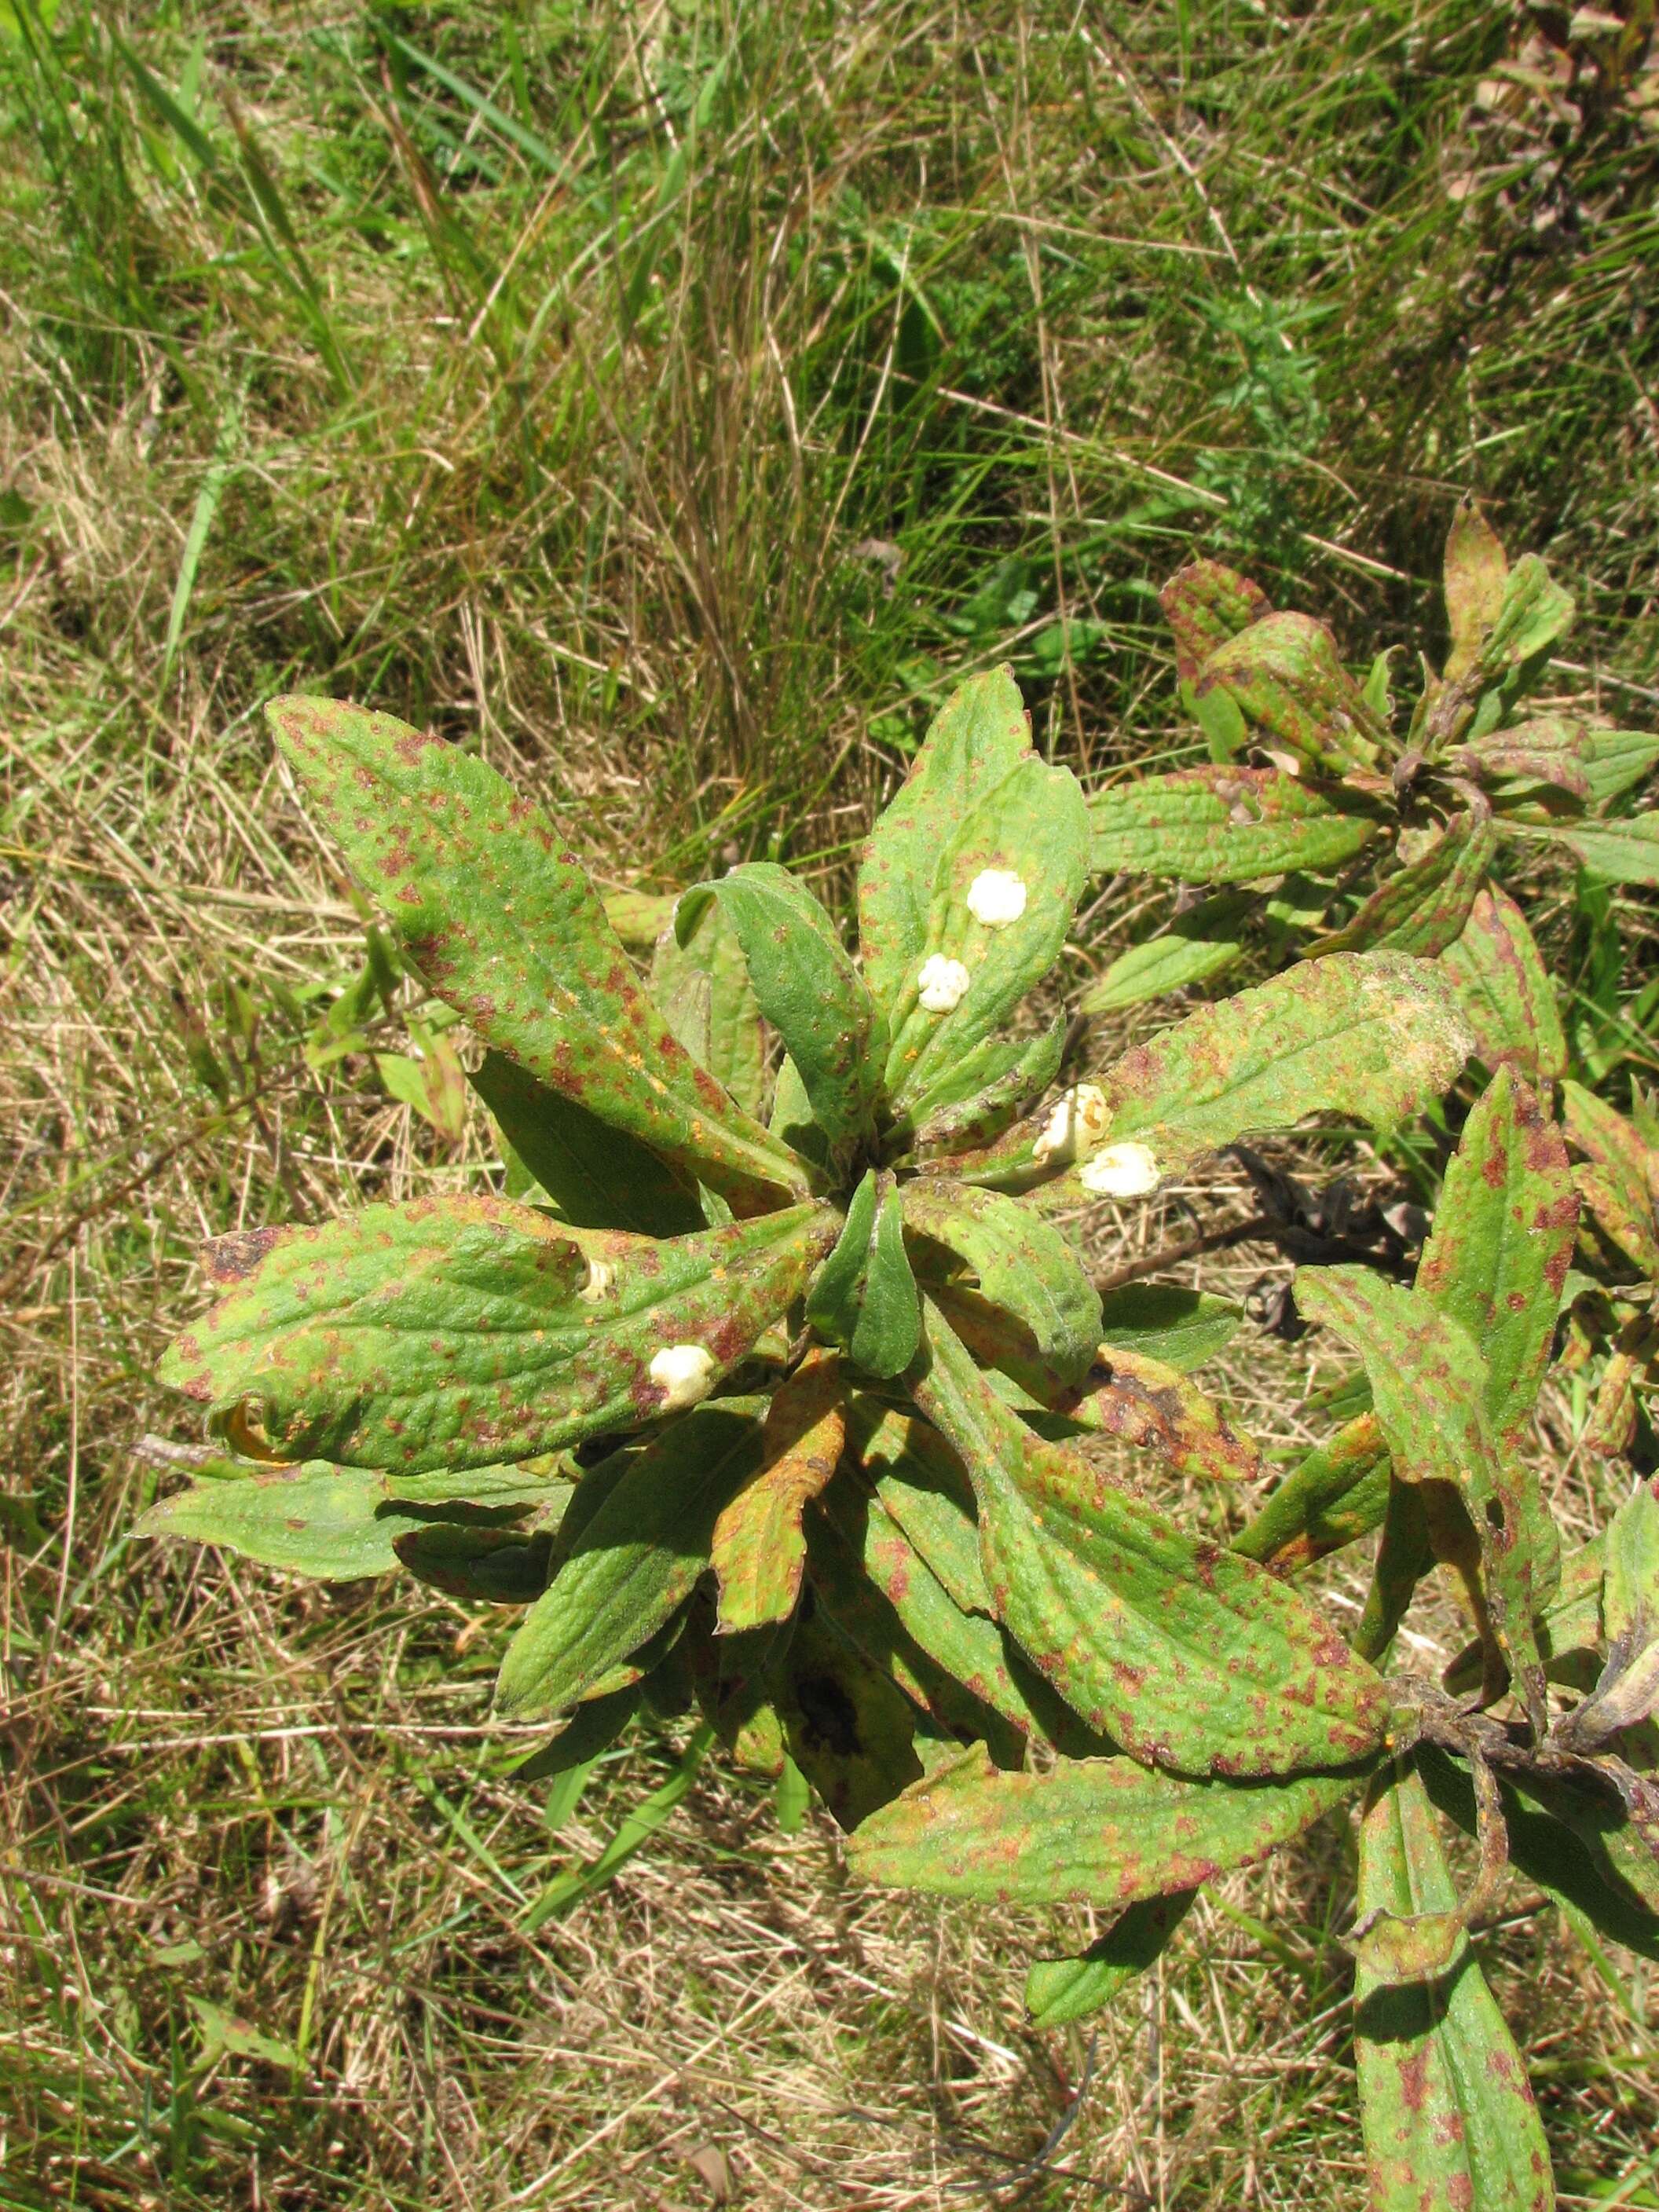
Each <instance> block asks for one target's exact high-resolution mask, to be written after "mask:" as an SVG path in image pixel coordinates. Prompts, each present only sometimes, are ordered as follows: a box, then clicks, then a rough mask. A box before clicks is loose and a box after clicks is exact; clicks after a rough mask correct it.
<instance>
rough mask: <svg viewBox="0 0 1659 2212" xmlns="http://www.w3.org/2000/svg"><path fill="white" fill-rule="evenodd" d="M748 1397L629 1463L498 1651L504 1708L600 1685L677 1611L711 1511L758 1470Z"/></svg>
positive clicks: (700, 1563) (754, 1408) (699, 1413)
mask: <svg viewBox="0 0 1659 2212" xmlns="http://www.w3.org/2000/svg"><path fill="white" fill-rule="evenodd" d="M760 1410H761V1408H760V1401H758V1400H757V1399H732V1400H731V1401H729V1402H727V1403H725V1404H721V1405H718V1406H702V1407H697V1408H696V1411H694V1412H692V1413H688V1414H687V1415H686V1416H685V1418H684V1420H680V1421H677V1422H675V1424H674V1425H673V1426H672V1427H671V1428H669V1429H665V1430H664V1431H663V1433H662V1434H661V1436H659V1437H657V1438H656V1440H655V1441H654V1442H653V1443H651V1444H650V1445H648V1446H647V1449H645V1450H644V1451H642V1452H641V1453H639V1454H638V1455H636V1456H635V1457H634V1458H633V1459H632V1460H631V1462H629V1467H628V1468H627V1471H626V1472H625V1474H623V1477H622V1479H621V1480H620V1481H619V1482H617V1485H616V1486H615V1487H614V1488H613V1489H612V1490H611V1492H610V1494H609V1495H608V1496H607V1497H606V1498H605V1502H604V1503H603V1504H601V1505H600V1507H599V1510H598V1511H597V1512H596V1513H595V1514H594V1515H593V1516H592V1518H591V1519H590V1520H589V1521H588V1522H586V1525H585V1527H584V1528H583V1529H582V1531H581V1534H580V1536H579V1537H578V1538H577V1540H576V1542H575V1544H574V1547H573V1548H572V1549H571V1551H570V1553H569V1555H568V1557H567V1558H566V1559H563V1560H562V1562H561V1564H560V1565H559V1568H558V1571H557V1572H556V1574H555V1576H554V1577H553V1580H552V1582H551V1583H550V1584H549V1585H548V1587H547V1589H545V1590H544V1592H543V1594H542V1595H541V1596H540V1597H539V1598H538V1600H537V1601H536V1602H535V1604H534V1605H532V1607H531V1608H530V1611H529V1613H527V1614H526V1616H525V1619H524V1620H523V1621H522V1623H521V1624H520V1627H519V1630H518V1632H517V1634H516V1635H515V1636H514V1637H513V1641H512V1642H511V1644H508V1645H507V1656H505V1658H504V1659H503V1660H502V1662H501V1676H500V1679H499V1680H498V1681H497V1683H496V1686H495V1701H496V1703H497V1705H499V1706H500V1707H501V1711H503V1712H506V1713H516V1714H526V1713H556V1712H562V1711H563V1710H564V1708H565V1707H566V1706H567V1705H574V1704H576V1703H577V1701H578V1700H579V1699H582V1698H584V1697H586V1696H587V1695H589V1694H590V1693H591V1692H593V1691H594V1690H596V1689H598V1688H599V1687H600V1686H602V1685H603V1686H605V1687H606V1688H610V1687H612V1686H615V1685H614V1684H613V1683H612V1682H611V1679H610V1678H611V1676H612V1674H613V1673H614V1671H615V1669H616V1668H617V1667H619V1666H621V1665H623V1664H624V1663H625V1662H627V1661H628V1660H629V1658H630V1657H631V1656H633V1655H634V1654H635V1652H637V1651H638V1650H640V1648H641V1645H642V1644H646V1643H647V1641H648V1640H649V1638H651V1637H653V1635H654V1634H655V1633H656V1632H657V1631H658V1630H659V1628H661V1627H662V1626H663V1625H664V1623H665V1621H667V1620H670V1619H671V1618H672V1616H673V1615H674V1614H675V1613H677V1612H678V1610H679V1608H680V1607H681V1606H682V1605H683V1604H684V1602H685V1601H686V1599H687V1598H688V1597H690V1595H691V1592H692V1590H693V1589H695V1588H696V1582H697V1577H699V1576H700V1575H701V1574H702V1571H703V1570H704V1569H705V1568H706V1567H707V1565H708V1552H709V1546H710V1544H711V1543H712V1541H713V1540H714V1523H715V1521H716V1520H717V1518H718V1517H719V1515H720V1509H721V1508H722V1507H723V1506H724V1505H725V1504H726V1501H727V1499H728V1498H731V1496H732V1493H733V1492H734V1491H736V1490H737V1488H738V1486H739V1485H740V1484H741V1483H743V1482H744V1481H745V1480H747V1479H748V1477H749V1476H750V1474H752V1473H753V1472H754V1470H755V1468H756V1467H757V1465H758V1464H759V1462H760V1455H761V1433H762V1430H761V1422H760V1420H759V1419H758V1418H757V1416H758V1414H759V1413H760Z"/></svg>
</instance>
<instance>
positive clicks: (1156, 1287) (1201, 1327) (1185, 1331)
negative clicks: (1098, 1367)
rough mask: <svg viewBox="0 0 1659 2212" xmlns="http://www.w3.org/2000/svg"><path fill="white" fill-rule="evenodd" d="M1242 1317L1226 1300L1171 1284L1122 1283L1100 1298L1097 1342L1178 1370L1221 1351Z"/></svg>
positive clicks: (1238, 1309)
mask: <svg viewBox="0 0 1659 2212" xmlns="http://www.w3.org/2000/svg"><path fill="white" fill-rule="evenodd" d="M1243 1318H1244V1315H1243V1310H1242V1308H1240V1307H1238V1306H1236V1305H1235V1304H1233V1302H1232V1300H1231V1298H1218V1297H1213V1296H1212V1294H1211V1293H1210V1292H1209V1291H1188V1290H1184V1289H1182V1287H1181V1286H1180V1285H1177V1284H1175V1283H1126V1284H1124V1285H1123V1287H1122V1288H1121V1290H1116V1291H1108V1292H1107V1293H1106V1295H1105V1297H1103V1299H1102V1300H1101V1306H1100V1337H1101V1343H1102V1345H1103V1347H1104V1348H1105V1350H1106V1351H1107V1352H1108V1353H1110V1352H1111V1351H1112V1350H1113V1349H1114V1348H1115V1349H1116V1350H1118V1351H1121V1352H1138V1353H1139V1355H1140V1356H1141V1358H1144V1359H1161V1360H1162V1361H1163V1362H1164V1365H1165V1366H1166V1367H1174V1368H1176V1369H1178V1370H1180V1371H1181V1372H1182V1374H1184V1373H1185V1372H1186V1370H1188V1368H1189V1367H1201V1366H1202V1365H1203V1364H1204V1363H1205V1361H1206V1359H1213V1358H1215V1356H1216V1354H1217V1352H1225V1349H1226V1347H1227V1346H1228V1345H1230V1344H1231V1342H1232V1340H1233V1339H1234V1337H1235V1336H1237V1334H1238V1328H1239V1324H1240V1322H1242V1321H1243Z"/></svg>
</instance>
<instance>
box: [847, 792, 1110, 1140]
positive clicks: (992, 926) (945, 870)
mask: <svg viewBox="0 0 1659 2212" xmlns="http://www.w3.org/2000/svg"><path fill="white" fill-rule="evenodd" d="M1088 861H1089V811H1088V808H1087V806H1086V805H1085V802H1084V798H1083V793H1082V792H1081V790H1080V789H1079V787H1078V784H1077V781H1076V778H1075V777H1074V776H1073V775H1072V773H1071V771H1070V770H1069V769H1063V768H1050V767H1049V766H1048V763H1046V762H1043V761H1041V760H1039V759H1037V758H1036V756H1035V754H1033V755H1031V756H1030V757H1027V758H1025V759H1024V760H1022V761H1020V762H1019V763H1018V765H1017V766H1016V767H1015V768H1014V769H1013V770H1012V773H1011V774H1010V775H1007V776H1006V778H1005V779H1004V781H1002V782H1001V783H1000V784H999V785H998V786H997V787H996V789H995V790H994V792H993V793H990V795H989V796H988V797H987V798H986V799H984V800H983V801H982V802H981V805H979V806H978V807H977V808H976V810H975V811H974V812H973V813H972V814H970V815H969V817H967V819H966V820H965V821H963V822H960V823H954V824H951V825H949V826H948V828H947V829H945V832H944V835H943V837H942V841H941V844H940V848H939V852H938V858H937V866H936V867H935V871H934V876H933V893H932V898H931V902H930V903H929V906H928V908H927V934H926V937H925V939H924V940H923V943H922V946H921V954H920V957H918V958H917V960H916V961H915V963H914V964H913V966H912V968H911V969H910V971H909V973H908V975H906V976H905V977H904V979H903V981H902V984H901V985H900V987H899V988H898V991H897V994H896V997H895V999H894V1000H893V1003H892V1006H891V1009H890V1023H891V1031H892V1041H891V1043H890V1047H889V1049H888V1056H887V1069H886V1078H885V1087H886V1090H887V1092H888V1095H889V1097H890V1101H891V1103H892V1111H893V1114H894V1115H895V1117H896V1119H898V1120H900V1121H905V1120H908V1121H910V1122H912V1123H914V1124H915V1125H917V1126H920V1125H921V1123H923V1122H925V1121H927V1119H928V1117H929V1115H931V1114H932V1112H933V1108H934V1106H935V1104H942V1103H945V1102H946V1101H948V1100H950V1099H951V1098H952V1097H954V1096H955V1083H956V1071H957V1067H958V1066H960V1064H961V1062H962V1060H963V1056H964V1055H965V1054H968V1053H970V1052H971V1051H972V1050H973V1048H975V1046H976V1045H977V1044H978V1043H979V1042H980V1041H981V1039H982V1038H984V1037H987V1036H990V1035H991V1034H992V1033H993V1032H994V1031H995V1030H1000V1028H1001V1027H1002V1026H1003V1024H1005V1023H1006V1021H1007V1020H1008V1018H1009V1017H1010V1016H1011V1015H1012V1013H1013V1012H1014V1010H1015V1009H1016V1007H1018V1005H1019V1003H1020V1001H1021V1000H1023V999H1024V996H1025V994H1026V993H1027V992H1028V991H1029V990H1030V988H1031V987H1032V985H1033V984H1035V983H1036V982H1039V981H1041V980H1042V977H1043V976H1044V975H1047V974H1048V970H1049V969H1050V968H1051V967H1053V965H1054V961H1055V960H1056V958H1057V957H1059V953H1060V947H1061V945H1063V944H1064V943H1065V941H1066V931H1067V929H1068V928H1069V927H1071V921H1072V915H1073V912H1074V911H1075V909H1076V906H1077V902H1078V898H1079V894H1080V893H1081V891H1082V889H1083V885H1084V883H1085V879H1086V878H1087V874H1088Z"/></svg>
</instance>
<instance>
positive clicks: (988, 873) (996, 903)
mask: <svg viewBox="0 0 1659 2212" xmlns="http://www.w3.org/2000/svg"><path fill="white" fill-rule="evenodd" d="M968 911H969V914H971V915H973V917H974V920H975V921H979V922H983V923H984V925H985V927H986V928H987V929H1006V927H1007V926H1008V924H1009V923H1010V922H1011V921H1018V920H1019V918H1020V916H1021V915H1023V914H1024V911H1025V886H1024V884H1023V883H1021V881H1020V879H1019V878H1018V876H1017V875H1016V874H1015V873H1014V872H1013V870H1012V868H986V869H984V870H982V871H981V873H980V874H978V875H976V876H975V878H974V880H973V882H972V883H971V884H969V886H968Z"/></svg>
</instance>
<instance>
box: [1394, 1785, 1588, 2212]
mask: <svg viewBox="0 0 1659 2212" xmlns="http://www.w3.org/2000/svg"><path fill="white" fill-rule="evenodd" d="M1455 1904H1456V1891H1455V1888H1454V1887H1453V1884H1452V1881H1451V1876H1450V1875H1449V1871H1448V1869H1447V1867H1446V1862H1445V1857H1444V1855H1443V1852H1442V1850H1441V1847H1440V1841H1439V1838H1438V1837H1437V1835H1436V1833H1435V1829H1434V1815H1433V1813H1432V1811H1431V1808H1430V1806H1429V1802H1428V1799H1427V1796H1425V1792H1424V1790H1423V1786H1422V1784H1421V1782H1420V1781H1419V1778H1418V1777H1417V1776H1416V1774H1415V1773H1414V1772H1413V1771H1412V1770H1410V1769H1409V1768H1407V1769H1403V1770H1400V1771H1396V1773H1395V1774H1394V1775H1393V1776H1392V1777H1390V1778H1386V1779H1383V1780H1382V1781H1381V1782H1380V1784H1379V1786H1378V1787H1377V1788H1376V1790H1374V1792H1373V1795H1372V1797H1371V1800H1370V1803H1369V1804H1368V1806H1367V1808H1366V1811H1365V1816H1364V1820H1363V1822H1362V1824H1361V1826H1360V1835H1359V1898H1358V1905H1359V1911H1360V1913H1361V1915H1362V1917H1364V1916H1365V1915H1367V1914H1370V1913H1373V1912H1387V1913H1393V1914H1398V1915H1402V1916H1405V1915H1412V1916H1417V1915H1422V1914H1425V1913H1439V1912H1449V1911H1451V1910H1452V1909H1453V1908H1454V1907H1455ZM1354 2049H1355V2055H1356V2057H1357V2059H1358V2068H1359V2106H1360V2115H1361V2118H1362V2120H1363V2122H1364V2132H1365V2162H1366V2166H1367V2168H1368V2170H1369V2174H1370V2201H1371V2203H1372V2205H1373V2207H1374V2208H1375V2212H1420V2208H1421V2207H1422V2205H1423V2203H1424V2202H1425V2188H1426V2187H1428V2186H1430V2185H1432V2187H1433V2188H1434V2190H1435V2191H1436V2192H1437V2201H1438V2202H1440V2203H1446V2204H1467V2205H1468V2206H1470V2207H1477V2206H1478V2207H1480V2212H1487V2208H1491V2212H1548V2208H1549V2207H1550V2206H1552V2205H1553V2203H1554V2202H1555V2191H1554V2185H1553V2181H1552V2179H1551V2175H1550V2161H1549V2151H1548V2148H1547V2145H1546V2143H1545V2141H1544V2130H1543V2128H1542V2125H1541V2123H1540V2120H1539V2118H1538V2110H1537V2106H1536V2105H1535V2104H1534V2100H1533V2094H1532V2090H1531V2087H1529V2085H1528V2081H1527V2075H1526V2069H1525V2067H1524V2066H1523V2065H1522V2060H1521V2055H1520V2053H1519V2051H1517V2050H1516V2047H1515V2040H1514V2038H1513V2037H1512V2036H1511V2035H1510V2032H1509V2028H1508V2027H1507V2026H1506V2024H1505V2022H1504V2015H1503V2014H1502V2013H1501V2012H1500V2011H1499V2009H1498V2003H1497V2001H1496V1999H1495V1998H1494V1997H1493V1996H1492V1992H1491V1990H1489V1989H1488V1988H1487V1987H1486V1982H1485V1980H1484V1978H1483V1977H1482V1975H1481V1972H1480V1966H1479V1965H1478V1964H1477V1963H1476V1960H1475V1958H1474V1954H1473V1952H1472V1951H1471V1950H1470V1949H1469V1947H1468V1938H1467V1937H1462V1938H1460V1939H1459V1941H1458V1946H1457V1949H1456V1952H1455V1956H1454V1959H1453V1961H1452V1964H1451V1966H1450V1968H1449V1971H1447V1972H1444V1973H1443V1974H1441V1975H1439V1976H1437V1978H1434V1979H1433V1980H1430V1981H1408V1982H1403V1983H1393V1984H1385V1983H1382V1982H1380V1981H1379V1979H1378V1978H1377V1976H1376V1973H1375V1972H1373V1971H1372V1970H1371V1969H1370V1968H1369V1967H1368V1966H1367V1965H1366V1964H1365V1960H1364V1952H1363V1950H1362V1953H1361V1960H1360V1966H1359V1972H1358V1976H1357V1978H1356V1980H1355V1983H1354Z"/></svg>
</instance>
